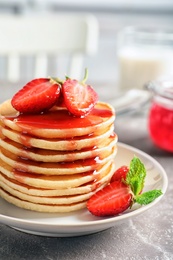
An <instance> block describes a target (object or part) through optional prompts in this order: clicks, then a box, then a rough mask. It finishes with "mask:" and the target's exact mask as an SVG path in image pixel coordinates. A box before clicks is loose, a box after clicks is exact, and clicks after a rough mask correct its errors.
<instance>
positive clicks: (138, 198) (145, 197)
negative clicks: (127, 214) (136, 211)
mask: <svg viewBox="0 0 173 260" xmlns="http://www.w3.org/2000/svg"><path fill="white" fill-rule="evenodd" d="M145 178H146V168H145V166H144V164H143V163H142V162H141V160H140V159H139V158H138V157H136V156H134V158H133V159H132V160H131V162H130V168H129V171H128V173H127V176H126V179H125V180H123V181H124V183H125V184H126V185H128V186H130V188H131V191H132V194H133V203H135V202H137V203H138V204H140V205H147V204H149V203H151V202H152V201H154V200H155V199H156V198H158V197H159V196H160V195H162V194H163V193H162V191H161V190H151V191H147V192H144V193H142V190H143V188H144V184H145ZM133 203H132V204H133ZM131 206H132V205H131Z"/></svg>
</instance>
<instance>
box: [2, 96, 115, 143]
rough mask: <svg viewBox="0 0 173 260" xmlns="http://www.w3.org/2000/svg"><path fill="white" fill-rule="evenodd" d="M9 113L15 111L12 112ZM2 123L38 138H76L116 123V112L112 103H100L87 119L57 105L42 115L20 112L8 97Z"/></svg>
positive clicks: (4, 106) (97, 133) (96, 133)
mask: <svg viewBox="0 0 173 260" xmlns="http://www.w3.org/2000/svg"><path fill="white" fill-rule="evenodd" d="M10 113H12V114H11V115H10ZM0 115H1V117H0V118H1V119H0V120H1V124H4V125H5V126H7V127H8V128H10V129H12V130H14V131H17V132H20V133H22V134H27V135H31V136H35V137H39V138H46V139H49V138H50V139H51V138H74V137H78V136H85V135H91V134H92V133H94V134H95V135H98V136H99V135H100V134H102V133H103V132H105V131H106V129H107V128H108V127H109V126H110V125H111V124H113V122H114V120H115V113H114V109H113V107H112V106H110V105H109V104H107V103H103V102H98V103H97V104H96V106H95V108H94V109H93V110H92V111H91V113H90V114H89V115H87V116H86V117H84V118H79V117H73V116H72V115H70V114H69V112H68V110H67V109H62V108H59V107H57V106H54V107H53V108H52V109H51V110H49V111H48V112H46V113H45V114H44V115H43V114H34V115H26V114H25V115H24V116H23V115H22V114H20V115H19V114H18V113H17V112H16V111H15V110H14V109H13V108H12V106H11V101H10V100H8V101H6V102H4V103H2V104H1V105H0Z"/></svg>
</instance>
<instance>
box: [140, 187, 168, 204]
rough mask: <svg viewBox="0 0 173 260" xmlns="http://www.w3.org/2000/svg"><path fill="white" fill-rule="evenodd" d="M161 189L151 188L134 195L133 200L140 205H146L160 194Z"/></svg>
mask: <svg viewBox="0 0 173 260" xmlns="http://www.w3.org/2000/svg"><path fill="white" fill-rule="evenodd" d="M162 194H163V193H162V191H161V190H151V191H147V192H144V193H142V194H141V195H138V196H136V198H135V201H136V202H137V203H139V204H140V205H147V204H149V203H151V202H152V201H154V200H155V199H156V198H158V197H159V196H160V195H162Z"/></svg>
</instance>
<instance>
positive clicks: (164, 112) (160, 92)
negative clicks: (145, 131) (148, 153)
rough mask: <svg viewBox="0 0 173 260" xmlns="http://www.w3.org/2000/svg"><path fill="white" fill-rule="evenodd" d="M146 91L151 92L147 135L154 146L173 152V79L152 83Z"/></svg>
mask: <svg viewBox="0 0 173 260" xmlns="http://www.w3.org/2000/svg"><path fill="white" fill-rule="evenodd" d="M148 89H149V90H151V91H152V92H153V99H152V104H151V107H150V110H149V122H148V128H149V134H150V136H151V139H152V140H153V142H154V144H155V145H156V146H158V147H160V148H161V149H163V150H166V151H169V152H173V78H172V79H162V80H157V81H153V82H151V83H149V84H148Z"/></svg>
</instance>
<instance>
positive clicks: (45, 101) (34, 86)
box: [11, 78, 61, 113]
mask: <svg viewBox="0 0 173 260" xmlns="http://www.w3.org/2000/svg"><path fill="white" fill-rule="evenodd" d="M60 89H61V88H60V84H58V83H56V82H55V81H53V80H51V79H48V78H39V79H34V80H32V81H30V82H28V83H27V84H26V85H25V86H24V87H23V88H22V89H21V90H19V91H18V92H17V93H16V94H15V95H14V96H13V98H12V100H11V104H12V106H13V107H14V108H15V109H16V110H17V111H19V112H21V113H40V112H43V111H46V110H48V109H50V108H51V107H52V106H53V105H54V104H55V103H56V102H57V100H58V98H59V96H60Z"/></svg>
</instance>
